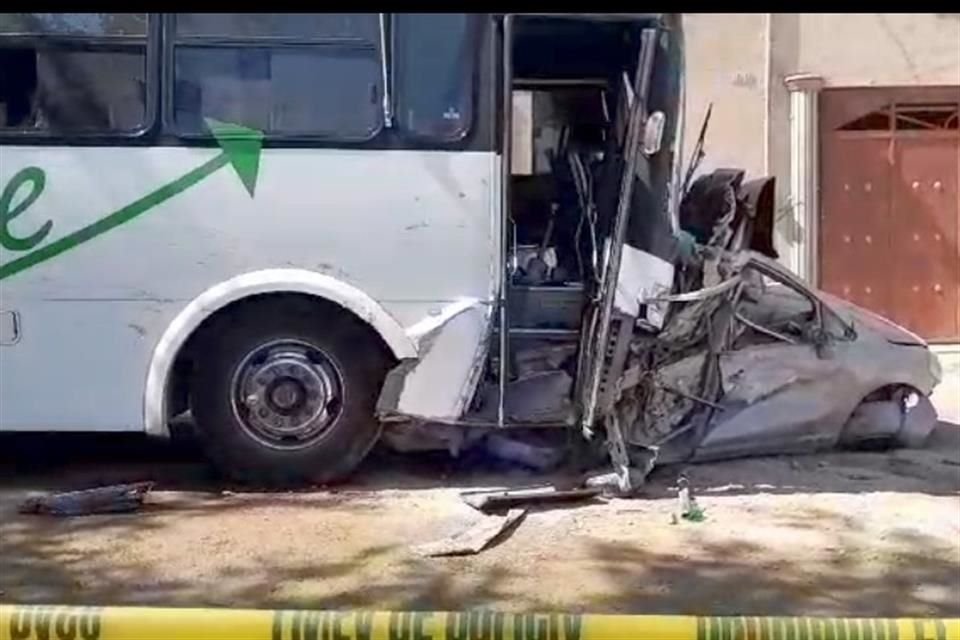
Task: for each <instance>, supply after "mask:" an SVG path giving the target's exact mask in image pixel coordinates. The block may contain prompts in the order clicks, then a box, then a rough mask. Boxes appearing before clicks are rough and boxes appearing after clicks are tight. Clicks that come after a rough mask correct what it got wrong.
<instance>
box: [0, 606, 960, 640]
mask: <svg viewBox="0 0 960 640" xmlns="http://www.w3.org/2000/svg"><path fill="white" fill-rule="evenodd" d="M199 639H203V640H628V639H638V640H639V639H649V640H960V619H912V618H898V619H879V618H868V619H852V618H757V617H726V618H711V617H693V616H619V615H609V616H607V615H587V614H584V615H580V614H565V613H550V614H535V613H518V614H513V613H501V612H494V611H470V612H460V613H455V612H437V611H413V612H382V611H258V610H231V609H154V608H146V607H103V608H96V607H60V606H19V605H0V640H199Z"/></svg>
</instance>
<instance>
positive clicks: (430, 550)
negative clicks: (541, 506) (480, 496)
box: [414, 509, 527, 557]
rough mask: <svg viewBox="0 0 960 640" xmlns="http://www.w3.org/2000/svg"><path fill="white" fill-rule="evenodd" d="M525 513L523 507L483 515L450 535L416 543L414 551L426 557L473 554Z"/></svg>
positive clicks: (509, 527)
mask: <svg viewBox="0 0 960 640" xmlns="http://www.w3.org/2000/svg"><path fill="white" fill-rule="evenodd" d="M526 514H527V512H526V510H525V509H510V510H509V511H508V512H507V515H505V516H497V515H485V516H483V517H482V518H481V519H480V520H477V521H475V522H473V523H471V524H470V526H468V527H467V528H466V529H463V530H462V531H458V532H457V533H455V534H453V535H451V536H448V537H446V538H443V539H441V540H436V541H434V542H428V543H426V544H421V545H417V546H416V547H414V551H415V552H416V553H418V554H420V555H422V556H426V557H439V556H468V555H475V554H477V553H480V552H481V551H483V550H484V549H486V548H487V547H489V546H490V545H491V544H492V543H493V542H494V541H495V540H497V539H501V538H502V537H503V536H504V535H506V534H507V533H509V532H511V531H512V530H513V529H514V528H515V527H516V526H517V525H518V524H519V523H520V520H522V519H523V517H524V516H525V515H526Z"/></svg>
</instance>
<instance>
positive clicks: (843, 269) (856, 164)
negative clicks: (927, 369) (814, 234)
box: [819, 87, 960, 342]
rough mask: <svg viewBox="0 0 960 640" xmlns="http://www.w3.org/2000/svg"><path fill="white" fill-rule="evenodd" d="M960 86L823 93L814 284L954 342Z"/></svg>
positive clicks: (959, 298)
mask: <svg viewBox="0 0 960 640" xmlns="http://www.w3.org/2000/svg"><path fill="white" fill-rule="evenodd" d="M958 111H960V87H936V88H909V89H900V88H898V89H830V90H825V91H824V92H823V93H822V94H821V96H820V114H821V116H820V141H821V146H820V148H821V156H820V157H821V159H820V163H821V166H820V176H821V178H820V181H821V197H820V203H821V205H820V245H819V246H820V251H819V256H820V264H819V267H820V286H821V287H822V288H823V289H825V290H826V291H829V292H831V293H834V294H836V295H839V296H841V297H844V298H847V299H848V300H850V301H852V302H854V303H856V304H858V305H861V306H863V307H866V308H868V309H871V310H874V311H876V312H878V313H881V314H883V315H885V316H887V317H889V318H890V319H892V320H894V321H896V322H898V323H899V324H902V325H904V326H906V327H909V328H910V329H912V330H913V331H915V332H916V333H918V334H920V335H921V336H923V337H925V338H927V339H928V340H930V341H933V342H952V341H957V340H958V339H960V249H958V247H960V223H958V221H960V194H958V181H960V180H958V178H960V123H958Z"/></svg>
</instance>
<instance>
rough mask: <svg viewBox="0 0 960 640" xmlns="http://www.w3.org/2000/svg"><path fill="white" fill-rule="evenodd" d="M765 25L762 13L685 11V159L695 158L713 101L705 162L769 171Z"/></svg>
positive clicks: (711, 166) (710, 165) (712, 166)
mask: <svg viewBox="0 0 960 640" xmlns="http://www.w3.org/2000/svg"><path fill="white" fill-rule="evenodd" d="M765 24H766V16H765V15H764V14H762V13H752V14H751V13H748V14H730V13H698V14H685V15H684V16H683V28H684V37H685V46H686V76H687V78H686V114H685V118H686V131H685V133H684V148H685V150H684V159H687V158H689V157H690V152H691V150H692V148H693V146H694V143H695V142H696V138H697V134H698V133H699V130H700V124H701V122H702V121H703V117H704V114H705V113H706V110H707V105H708V104H710V102H711V101H712V102H713V113H712V115H711V116H710V128H709V129H708V131H707V139H706V151H707V156H706V157H705V158H704V160H703V164H702V165H701V166H702V167H703V168H705V169H707V170H710V169H715V168H718V167H724V166H734V167H736V166H742V167H744V168H746V169H747V170H748V171H750V172H751V173H759V172H762V171H763V168H764V167H763V164H764V162H763V159H764V149H763V143H762V140H763V137H764V127H765V101H764V91H765V85H766V79H765V77H764V50H765V48H766V28H765Z"/></svg>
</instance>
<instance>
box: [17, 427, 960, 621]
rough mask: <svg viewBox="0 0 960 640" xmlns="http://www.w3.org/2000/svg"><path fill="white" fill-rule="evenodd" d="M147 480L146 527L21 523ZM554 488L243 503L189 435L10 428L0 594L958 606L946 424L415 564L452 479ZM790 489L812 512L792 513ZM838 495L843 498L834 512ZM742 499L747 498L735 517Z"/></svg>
mask: <svg viewBox="0 0 960 640" xmlns="http://www.w3.org/2000/svg"><path fill="white" fill-rule="evenodd" d="M680 472H684V473H686V474H687V476H688V477H689V478H690V479H691V482H692V484H693V486H695V487H696V490H697V492H698V494H699V495H700V496H701V497H702V498H703V499H704V500H713V501H714V502H711V503H710V507H709V508H708V513H709V517H708V520H707V521H706V522H704V523H700V524H698V525H691V524H687V525H681V526H679V527H673V528H671V527H670V525H668V524H666V523H667V518H668V513H669V511H670V509H671V508H672V507H671V506H670V505H672V504H674V502H675V490H674V488H673V486H674V481H675V479H676V476H677V474H678V473H680ZM548 479H549V478H548ZM136 480H154V481H156V482H157V483H158V488H159V489H166V490H170V491H160V492H159V495H158V496H157V500H156V501H155V503H154V504H151V505H150V506H149V507H148V508H146V509H145V510H144V511H142V512H140V513H136V514H130V515H116V516H94V517H81V518H66V519H58V518H48V517H40V516H25V515H19V514H17V513H16V511H15V507H16V503H17V501H18V500H19V499H21V498H22V496H24V495H26V493H27V492H30V491H35V490H71V489H79V488H85V487H90V486H97V485H101V484H106V483H113V482H125V481H136ZM543 480H544V478H542V477H539V476H536V475H533V474H530V473H527V472H523V471H518V470H516V469H506V468H504V467H503V466H498V465H496V464H494V463H491V462H490V461H489V460H486V459H482V458H470V459H468V460H466V461H453V460H450V459H449V458H448V457H447V456H443V455H429V456H422V455H420V456H396V455H391V454H386V453H383V452H378V453H377V454H376V455H374V456H372V457H371V458H370V459H369V460H368V461H367V462H366V463H365V464H364V466H363V468H362V469H361V470H360V472H359V473H358V474H357V476H356V478H355V479H354V480H353V481H351V483H350V484H348V485H345V486H341V487H338V488H336V489H333V490H319V491H312V492H304V493H281V494H267V493H256V494H250V493H243V494H237V495H233V494H232V493H231V492H230V491H224V490H225V489H236V487H230V486H229V485H227V484H225V483H224V482H223V481H222V480H221V479H219V478H218V477H217V476H216V475H215V474H214V473H213V472H212V471H211V470H210V468H209V467H208V466H207V464H206V463H205V462H204V460H203V458H202V456H201V454H200V452H199V450H198V449H197V447H196V445H195V444H194V443H193V442H192V441H191V440H189V439H187V440H181V441H178V442H176V443H173V444H169V443H167V444H164V443H157V442H151V441H147V440H144V439H140V438H132V437H126V436H124V437H119V436H115V435H110V436H100V437H94V438H90V437H79V436H63V435H58V436H31V437H4V438H2V439H0V601H2V600H6V601H17V602H34V603H42V602H59V603H68V604H72V603H76V604H144V605H150V604H154V605H173V606H185V605H190V606H232V607H288V606H289V607H314V608H339V607H367V608H408V609H462V608H470V607H483V606H495V607H498V608H504V609H512V610H567V611H590V612H631V613H641V612H642V613H675V614H712V615H722V614H731V615H732V614H764V615H781V614H782V615H800V614H803V615H850V616H901V615H902V616H931V615H939V616H958V615H960V597H958V595H960V499H958V497H960V427H958V426H957V425H955V424H951V423H942V424H941V426H940V428H939V429H938V431H937V432H936V434H935V436H934V438H933V439H932V440H931V443H930V445H929V446H928V447H927V448H926V449H923V450H916V451H894V452H874V453H863V452H837V453H830V454H822V455H815V456H798V457H791V458H758V459H751V460H739V461H730V462H725V463H714V464H707V465H697V466H690V467H688V468H685V469H684V468H680V467H672V468H664V469H661V470H658V471H657V472H656V473H655V474H654V476H653V477H652V478H651V481H650V483H649V485H648V487H647V488H646V489H645V492H644V496H643V497H644V498H646V500H638V501H634V502H629V503H627V502H621V503H620V504H621V506H622V505H623V504H627V505H640V506H639V508H640V509H641V514H640V515H639V516H636V515H631V513H632V512H631V511H630V509H621V508H620V507H616V506H614V505H613V504H592V505H590V504H588V505H579V506H573V507H571V508H570V509H569V510H568V511H564V512H552V513H533V514H531V515H530V516H529V517H528V518H527V520H526V521H525V522H524V523H523V524H522V525H521V526H520V528H519V530H518V531H517V532H516V533H515V534H514V535H513V536H512V537H511V538H510V539H508V540H506V541H505V542H504V543H503V544H501V545H499V546H497V547H496V548H493V549H490V550H489V551H486V552H484V553H482V554H480V555H478V556H474V557H462V558H442V559H439V558H433V559H426V558H421V557H418V556H416V554H414V553H412V552H411V550H410V542H411V541H416V540H418V536H420V538H419V541H420V542H423V541H425V540H426V539H432V538H435V537H436V536H437V535H438V532H439V531H440V530H441V529H442V528H443V527H442V526H441V525H443V523H444V522H446V520H447V519H449V517H450V513H452V512H453V511H455V506H456V505H457V503H458V500H457V499H456V492H455V491H444V488H445V487H457V488H461V487H462V488H466V487H478V486H491V485H501V486H524V485H530V484H533V483H537V482H542V481H543ZM879 493H883V494H887V493H892V494H898V493H902V494H903V497H902V498H900V500H902V503H903V505H904V507H903V509H904V510H905V511H904V512H903V513H904V514H906V515H903V516H898V517H900V518H901V519H902V520H903V522H902V524H903V526H900V524H901V523H900V522H899V521H897V522H894V523H893V524H892V525H890V526H885V528H883V529H882V531H881V532H880V533H877V529H875V528H873V527H874V525H868V524H866V523H865V520H864V516H863V515H862V514H863V513H866V514H867V515H868V516H869V508H867V510H866V512H863V511H860V512H856V513H860V514H861V515H856V513H854V512H853V511H848V512H845V511H844V509H853V508H854V507H856V508H862V507H863V505H864V504H865V503H864V502H863V501H866V500H871V499H873V498H872V497H871V496H873V495H875V494H879ZM804 494H811V495H809V496H807V495H804ZM815 494H821V495H820V496H817V495H815ZM828 494H829V495H828ZM834 494H838V495H839V497H838V496H837V495H834ZM438 495H439V496H441V498H442V500H440V499H439V498H436V496H438ZM781 498H784V499H789V500H794V501H795V502H797V503H800V504H801V505H802V508H798V509H793V510H790V509H786V510H783V509H780V508H779V506H780V503H778V502H777V501H778V500H780V499H781ZM748 499H749V500H753V501H757V500H759V501H760V502H759V504H760V506H759V507H758V506H755V505H754V503H753V502H750V503H744V502H743V501H745V500H748ZM437 500H440V501H439V502H437ZM827 500H839V505H838V506H837V505H835V506H834V507H831V508H827V507H826V506H824V504H825V503H826V501H827ZM431 501H433V502H431ZM917 501H926V502H924V504H927V502H929V505H930V507H929V509H928V511H930V510H933V512H934V513H932V514H928V515H929V518H930V520H929V521H930V522H935V523H937V526H938V528H937V532H933V531H932V530H930V531H928V529H929V527H928V526H927V524H925V522H926V521H925V522H920V523H916V522H913V523H911V522H910V518H911V516H910V515H909V513H912V512H910V511H909V509H910V508H913V507H911V506H910V505H913V504H915V503H916V502H917ZM727 504H730V505H734V506H732V507H731V508H730V511H729V513H728V514H726V515H724V513H723V509H725V508H726V507H725V506H724V505H727ZM870 504H873V503H870ZM897 504H900V503H897ZM851 505H852V506H851ZM858 505H859V506H858ZM632 508H633V507H631V509H632ZM870 508H872V507H870ZM884 508H886V509H889V508H890V507H889V506H886V507H884ZM899 508H900V507H899V506H897V507H896V508H895V509H899ZM924 508H926V507H924ZM644 509H645V510H646V511H643V510H644ZM895 509H894V511H893V512H892V513H898V512H896V510H895ZM938 509H939V510H941V511H940V512H937V510H938ZM458 513H459V512H458ZM458 517H459V516H458ZM924 517H927V516H926V515H925V516H924ZM867 519H869V518H867ZM912 525H916V526H912ZM763 527H772V528H771V529H770V531H771V533H770V534H769V537H770V538H776V537H777V536H780V535H785V532H787V533H789V535H795V536H798V539H806V538H804V536H819V537H816V538H814V541H813V542H809V541H808V542H805V543H804V544H806V545H807V546H806V547H803V548H801V549H800V550H799V551H796V552H794V553H792V554H790V553H784V552H782V550H781V551H778V552H776V553H775V552H773V551H771V549H770V546H771V545H769V544H767V542H766V541H765V540H764V539H763V536H762V535H761V536H760V537H759V538H758V535H759V534H755V532H753V530H754V529H756V528H763ZM752 532H753V533H754V535H750V534H751V533H752ZM944 532H946V533H944ZM764 535H767V534H764ZM788 546H789V545H788Z"/></svg>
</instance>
